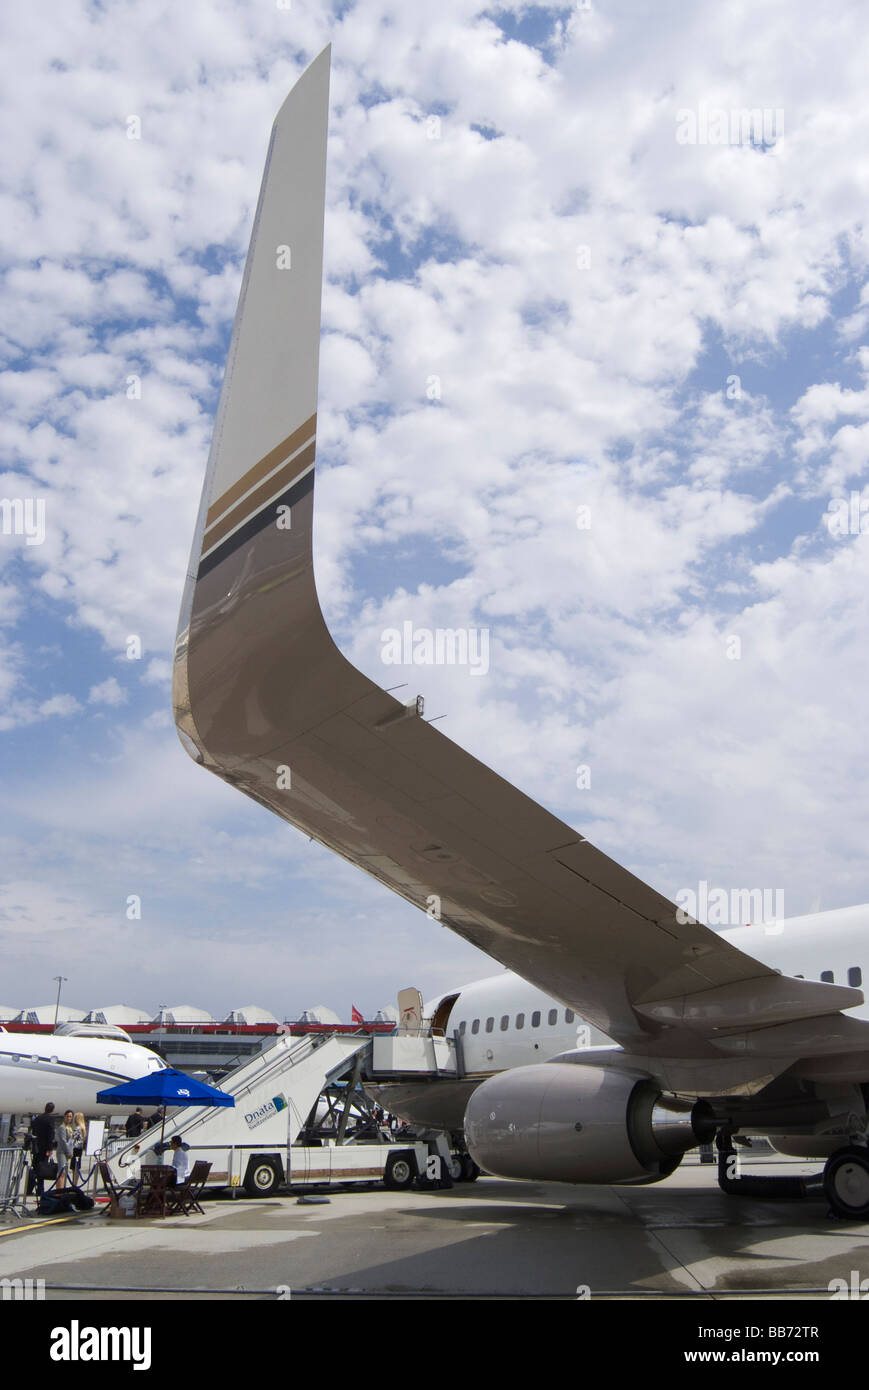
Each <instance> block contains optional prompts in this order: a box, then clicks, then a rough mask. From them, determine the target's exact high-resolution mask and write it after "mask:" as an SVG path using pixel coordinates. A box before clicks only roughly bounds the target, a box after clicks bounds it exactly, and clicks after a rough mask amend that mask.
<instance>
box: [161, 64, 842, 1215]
mask: <svg viewBox="0 0 869 1390" xmlns="http://www.w3.org/2000/svg"><path fill="white" fill-rule="evenodd" d="M328 89H329V50H328V49H327V50H324V52H323V53H321V54H320V56H319V57H318V58H317V59H316V60H315V61H314V62H313V63H312V64H311V66H310V67H309V68H308V69H307V71H306V72H305V73H304V74H303V75H302V77H301V78H300V79H299V81H298V82H297V84H296V86H295V87H294V88H293V90H292V92H291V93H290V95H289V96H288V97H287V99H286V101H285V102H284V105H283V106H282V108H281V110H280V111H279V113H278V115H277V118H276V120H275V124H274V128H273V130H272V137H271V143H270V146H269V151H268V155H267V158H266V168H265V174H264V178H263V184H262V190H261V193H260V199H259V204H258V207H257V211H256V216H255V220H254V226H253V233H252V238H251V244H250V251H249V253H248V258H247V264H246V266H245V272H244V278H243V282H242V288H241V294H240V298H239V305H238V310H237V313H236V319H235V325H234V329H233V334H232V341H231V344H230V349H229V356H228V360H227V368H226V373H225V377H224V383H223V389H222V393H221V398H220V404H219V407H218V413H217V419H216V423H215V431H214V438H213V442H212V447H211V452H210V455H209V461H208V468H207V473H206V478H205V485H204V489H203V496H202V505H201V509H200V515H199V520H198V523H197V527H196V532H195V537H194V543H193V552H192V557H191V563H190V569H189V574H188V578H187V584H186V587H185V594H184V599H183V603H182V611H181V620H180V627H179V633H178V640H177V645H176V656H175V669H174V703H175V716H176V722H177V725H178V728H179V731H180V734H181V738H182V742H183V743H184V745H185V747H186V748H187V751H188V752H189V753H190V754H191V755H192V756H193V757H194V758H195V759H196V760H197V761H198V762H200V763H202V764H203V765H204V766H205V767H207V768H208V769H209V770H210V771H212V772H214V773H215V774H217V775H218V776H220V777H222V778H223V779H224V780H226V781H228V782H230V783H231V784H232V785H234V786H236V787H238V788H239V790H241V791H243V792H244V793H245V794H246V795H248V796H250V797H252V798H253V799H254V800H256V801H258V802H259V803H260V804H261V805H264V806H266V807H268V808H269V809H270V810H272V811H274V812H275V813H276V814H277V815H279V816H281V817H282V818H283V819H284V820H286V821H288V822H289V823H290V824H292V825H295V826H297V827H298V828H299V829H301V830H302V831H303V832H304V833H305V835H307V836H309V837H310V838H312V839H316V840H318V841H319V842H320V843H322V844H324V845H327V846H329V848H331V849H333V850H334V851H335V852H336V853H337V854H341V855H343V856H344V858H346V859H348V860H349V861H350V862H351V863H353V864H356V865H358V866H359V868H361V869H364V870H365V871H366V872H367V873H369V874H372V875H373V876H374V877H375V878H377V879H379V880H380V882H382V883H384V884H386V885H387V886H388V887H390V888H392V889H393V890H394V891H395V892H397V893H400V894H401V895H402V896H403V897H405V898H407V899H408V900H409V901H410V902H412V903H415V904H417V905H418V906H420V907H422V908H423V909H426V908H428V907H429V906H430V905H431V903H432V902H437V903H438V904H439V908H440V910H439V917H440V920H441V921H442V922H443V923H444V924H445V925H446V926H448V927H450V928H451V929H452V930H453V931H455V932H457V933H458V934H459V935H460V936H462V937H464V938H465V939H466V940H468V941H470V942H472V943H473V944H474V945H475V946H477V947H479V948H480V949H481V950H483V951H485V952H487V953H488V954H489V955H490V956H492V957H493V958H494V959H495V960H498V961H500V962H501V963H502V964H503V965H506V966H508V967H509V968H510V969H512V970H514V971H516V973H517V974H518V975H520V976H521V977H522V978H523V979H526V980H528V981H530V982H531V983H532V984H533V985H534V986H535V987H536V988H537V989H539V990H542V991H543V992H544V994H546V995H551V996H552V997H553V998H554V999H555V1000H557V1001H558V1002H559V1004H560V1005H562V1006H564V1007H566V1008H569V1009H572V1010H573V1011H574V1012H575V1013H577V1014H579V1015H581V1017H582V1018H583V1019H584V1020H585V1021H586V1022H588V1023H589V1024H590V1025H591V1026H593V1027H594V1028H597V1029H599V1030H600V1031H601V1032H602V1033H604V1034H606V1035H607V1036H608V1037H610V1038H612V1039H613V1040H614V1042H615V1043H616V1044H617V1045H618V1047H617V1049H615V1050H614V1049H612V1048H605V1049H603V1050H602V1051H599V1050H595V1051H590V1050H577V1049H576V1048H573V1049H571V1050H570V1051H567V1052H564V1053H562V1054H560V1056H559V1057H558V1058H557V1059H551V1060H549V1061H546V1062H542V1063H540V1064H539V1065H535V1066H519V1067H513V1068H511V1069H509V1070H507V1071H502V1072H500V1073H499V1074H497V1075H495V1076H492V1077H489V1078H488V1079H487V1080H485V1081H483V1082H482V1083H481V1084H480V1085H479V1086H478V1087H477V1088H476V1089H475V1090H474V1092H473V1094H472V1096H471V1097H470V1100H469V1102H468V1108H467V1112H466V1116H465V1132H466V1135H467V1141H468V1144H469V1147H470V1150H471V1152H472V1154H473V1155H474V1157H475V1158H476V1159H477V1160H478V1161H479V1162H480V1164H481V1165H482V1166H483V1167H485V1168H486V1169H488V1170H489V1171H490V1172H493V1173H499V1174H504V1175H505V1176H509V1177H514V1178H536V1179H542V1178H549V1179H560V1180H564V1181H569V1182H650V1181H656V1180H658V1179H659V1178H662V1177H665V1176H667V1175H668V1174H669V1173H671V1172H672V1171H673V1170H674V1168H675V1167H676V1165H677V1164H678V1163H679V1161H680V1159H681V1157H682V1154H683V1153H684V1152H685V1151H686V1150H687V1149H689V1148H691V1147H692V1146H693V1145H696V1144H697V1143H698V1142H700V1141H703V1140H706V1139H709V1138H711V1137H712V1136H713V1135H716V1134H717V1135H718V1137H719V1140H720V1142H721V1143H722V1144H723V1145H724V1146H725V1147H726V1146H727V1145H729V1144H730V1143H731V1142H732V1136H733V1134H734V1133H736V1132H737V1131H739V1130H743V1131H744V1130H746V1129H748V1128H749V1127H750V1128H751V1129H752V1130H753V1131H754V1132H769V1133H771V1132H773V1131H779V1130H782V1129H783V1130H784V1131H785V1133H786V1134H787V1135H788V1136H789V1143H792V1144H795V1143H799V1144H800V1145H801V1146H802V1149H803V1151H804V1152H805V1153H806V1154H812V1155H815V1154H816V1155H818V1156H828V1155H829V1157H828V1158H827V1165H826V1169H825V1173H826V1178H825V1182H826V1187H827V1191H828V1195H829V1198H830V1201H831V1203H832V1205H833V1207H834V1208H835V1209H836V1210H837V1211H838V1212H840V1213H841V1214H843V1215H846V1216H852V1217H860V1218H865V1217H869V1151H867V1147H866V1132H867V1105H866V1102H867V1094H869V1021H867V1019H866V1018H865V1017H862V1016H853V1015H852V1014H851V1013H850V1011H851V1010H853V1009H854V1008H855V1007H857V1006H860V1005H862V1004H863V994H862V992H861V990H860V988H859V987H857V986H855V985H852V984H849V983H845V981H844V980H843V978H842V975H841V969H842V968H844V966H842V967H840V970H839V973H838V974H837V975H836V978H835V981H826V980H812V979H808V978H800V975H799V974H791V975H786V974H783V973H781V972H780V970H779V969H778V968H776V966H775V965H774V964H772V963H771V962H772V960H773V959H774V958H775V953H776V951H777V950H778V947H779V945H781V944H783V943H780V942H777V940H776V938H775V937H774V936H773V935H769V936H767V937H764V936H763V935H762V934H757V933H754V934H750V935H747V936H746V935H740V933H739V932H732V933H730V934H729V935H724V934H721V935H719V934H717V933H716V932H714V931H712V930H710V929H709V928H708V927H706V926H704V925H702V924H701V923H700V922H698V921H696V920H694V919H693V918H692V917H689V916H687V915H686V913H685V912H684V911H681V910H679V909H677V907H676V906H675V905H674V904H673V903H672V902H669V901H668V900H667V899H666V898H665V897H663V896H662V895H661V894H660V893H658V892H656V891H655V890H654V889H652V888H650V887H649V886H648V885H647V884H645V883H642V882H641V881H640V880H639V879H637V878H635V877H634V875H633V874H631V873H629V872H627V870H625V869H623V868H622V867H621V866H620V865H619V864H617V863H615V862H614V861H613V860H611V859H609V858H607V856H606V855H604V854H602V853H601V852H600V851H599V850H596V849H595V848H594V847H593V846H592V845H591V844H589V843H588V841H587V840H586V839H585V838H584V837H583V836H582V835H581V834H579V833H578V832H577V831H576V830H574V829H573V828H572V827H571V826H569V825H566V824H565V823H564V822H563V821H560V820H559V819H558V818H557V817H556V816H553V815H551V814H550V813H549V812H548V811H546V810H545V809H544V808H543V807H542V806H539V805H537V804H536V803H535V802H534V801H532V800H531V799H530V798H529V797H527V796H525V795H524V794H523V793H522V792H520V791H519V790H517V788H515V787H513V786H511V785H510V784H509V783H508V782H506V781H505V780H504V779H503V778H501V777H499V776H497V775H496V774H495V773H494V772H492V771H491V770H490V769H489V768H488V767H486V766H484V765H483V764H482V763H480V762H479V761H478V760H477V759H476V758H473V757H472V756H471V755H470V754H469V753H466V752H465V751H464V750H463V749H461V748H459V747H458V746H457V745H456V744H454V743H452V742H451V741H450V740H449V739H448V738H446V737H445V736H444V735H443V734H442V733H441V732H440V731H439V729H438V728H436V727H435V726H434V725H432V724H429V723H427V722H426V721H425V719H424V718H423V717H422V708H421V702H419V701H414V702H412V703H411V704H409V705H407V706H405V705H402V704H401V703H400V702H399V701H398V700H396V699H395V698H394V696H392V695H390V694H388V693H387V692H386V691H384V690H382V689H381V688H380V687H379V686H377V685H376V684H375V683H374V682H373V681H371V680H370V679H368V677H367V676H365V675H363V674H362V673H361V672H360V671H357V670H356V669H355V667H353V666H352V665H351V664H350V662H349V661H347V660H346V658H345V657H344V656H342V654H341V652H340V651H339V650H338V648H337V647H336V645H335V643H334V641H333V640H332V637H331V636H330V634H329V631H328V629H327V627H326V624H325V621H324V619H323V615H322V612H321V609H320V605H319V602H318V599H317V593H316V587H315V583H314V564H313V554H312V517H313V496H314V454H315V444H316V432H317V413H316V412H317V371H318V351H319V338H320V290H321V279H322V260H323V214H324V202H325V168H326V128H327V116H328ZM468 485H469V486H473V479H472V478H469V480H468ZM866 918H867V910H866V909H865V908H856V909H852V910H851V916H850V917H848V918H847V919H845V920H847V922H848V923H849V926H848V930H849V931H851V932H853V935H852V937H851V938H850V941H851V945H850V947H849V951H850V955H849V954H848V951H846V952H845V955H844V956H843V960H845V959H847V961H848V967H849V968H850V965H851V958H853V963H854V964H855V965H859V964H860V953H861V952H862V950H863V949H864V948H863V944H862V943H863V942H864V941H865V928H866ZM795 930H796V929H795V928H794V925H793V924H790V925H789V926H787V927H786V928H785V931H784V932H783V933H782V936H783V937H784V938H785V940H787V941H788V942H790V940H791V933H792V932H794V931H795ZM794 939H795V938H794ZM821 944H822V943H821V942H818V943H817V945H818V948H819V949H820V946H821ZM843 949H844V948H843ZM795 959H796V958H795ZM799 964H800V970H801V971H802V972H803V973H806V972H808V970H809V968H810V965H809V962H808V961H807V960H805V959H801V960H800V962H799ZM846 978H847V977H846ZM492 1016H493V1017H494V1016H495V1015H494V1014H493V1015H492ZM493 1033H494V1027H493ZM493 1051H494V1049H493ZM831 1148H832V1149H833V1150H834V1152H833V1153H832V1154H830V1150H831Z"/></svg>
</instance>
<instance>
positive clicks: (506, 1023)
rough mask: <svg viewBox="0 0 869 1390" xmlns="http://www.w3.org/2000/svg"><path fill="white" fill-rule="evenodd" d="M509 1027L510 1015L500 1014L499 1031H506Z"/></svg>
mask: <svg viewBox="0 0 869 1390" xmlns="http://www.w3.org/2000/svg"><path fill="white" fill-rule="evenodd" d="M509 1027H510V1015H509V1014H502V1015H501V1032H502V1033H506V1031H507V1029H508V1028H509Z"/></svg>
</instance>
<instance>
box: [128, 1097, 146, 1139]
mask: <svg viewBox="0 0 869 1390" xmlns="http://www.w3.org/2000/svg"><path fill="white" fill-rule="evenodd" d="M144 1128H145V1116H144V1115H143V1114H142V1107H141V1105H140V1106H139V1108H138V1110H137V1111H136V1113H135V1114H134V1115H128V1116H127V1123H126V1124H125V1125H124V1133H125V1134H126V1136H127V1138H128V1139H138V1137H139V1135H140V1134H141V1133H142V1130H143V1129H144Z"/></svg>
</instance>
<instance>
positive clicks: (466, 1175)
mask: <svg viewBox="0 0 869 1390" xmlns="http://www.w3.org/2000/svg"><path fill="white" fill-rule="evenodd" d="M459 1167H460V1169H461V1174H460V1176H459V1182H476V1181H477V1178H478V1177H479V1176H480V1170H479V1168H478V1167H477V1165H476V1163H475V1162H474V1160H473V1159H472V1158H471V1155H470V1154H462V1155H461V1157H460V1159H459Z"/></svg>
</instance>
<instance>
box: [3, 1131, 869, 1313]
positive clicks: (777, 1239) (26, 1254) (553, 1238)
mask: <svg viewBox="0 0 869 1390" xmlns="http://www.w3.org/2000/svg"><path fill="white" fill-rule="evenodd" d="M817 1168H818V1165H817V1164H814V1165H811V1164H810V1165H806V1164H803V1163H800V1162H797V1161H791V1162H788V1161H787V1160H781V1159H776V1158H758V1159H749V1160H748V1161H744V1163H743V1171H744V1172H747V1173H750V1172H753V1171H757V1172H762V1173H764V1174H767V1175H768V1174H772V1173H789V1174H794V1173H811V1172H816V1171H817ZM298 1196H299V1194H298V1193H294V1194H287V1195H281V1196H277V1197H272V1198H267V1199H259V1200H256V1199H249V1198H246V1197H242V1198H239V1199H232V1198H230V1197H214V1198H212V1199H210V1200H207V1201H205V1202H204V1203H203V1206H204V1215H202V1216H198V1215H192V1216H190V1217H172V1218H167V1219H163V1220H161V1219H147V1220H132V1219H123V1218H121V1219H111V1218H110V1217H109V1216H108V1214H107V1212H106V1211H105V1210H101V1209H100V1207H99V1206H98V1207H97V1209H96V1210H95V1211H94V1212H93V1213H88V1214H86V1215H81V1216H74V1217H61V1218H52V1219H46V1218H41V1217H38V1216H36V1215H35V1214H33V1213H30V1214H28V1215H27V1216H26V1217H24V1218H23V1219H17V1220H16V1219H13V1218H12V1217H10V1216H9V1215H5V1216H4V1217H2V1218H0V1284H2V1288H3V1291H4V1292H3V1297H9V1296H14V1294H10V1293H9V1292H7V1290H9V1289H13V1288H14V1285H10V1284H7V1283H6V1282H5V1281H10V1280H18V1279H22V1280H23V1279H33V1280H44V1281H45V1284H44V1293H43V1294H41V1296H44V1297H45V1299H47V1300H51V1299H64V1300H76V1301H79V1300H83V1301H87V1300H108V1301H117V1300H127V1299H135V1300H137V1301H141V1300H143V1299H154V1300H165V1299H172V1300H174V1301H178V1300H179V1299H180V1300H185V1299H189V1300H201V1299H222V1300H230V1301H240V1300H241V1301H248V1300H258V1301H262V1300H276V1299H278V1300H287V1299H319V1300H346V1299H366V1300H367V1299H390V1298H402V1299H433V1298H436V1299H457V1298H459V1299H484V1300H486V1299H490V1300H491V1299H517V1298H521V1299H526V1298H539V1299H549V1300H553V1299H554V1300H571V1301H573V1300H576V1299H592V1300H594V1299H598V1300H600V1299H604V1300H643V1301H673V1300H677V1301H683V1300H689V1301H711V1302H715V1301H730V1300H733V1299H758V1300H763V1299H795V1300H812V1299H823V1300H828V1299H829V1298H830V1296H831V1294H830V1288H831V1281H832V1280H835V1279H844V1280H846V1281H849V1280H850V1281H851V1282H852V1283H853V1276H854V1271H856V1272H857V1274H858V1275H859V1277H860V1279H863V1278H866V1277H867V1276H869V1226H867V1225H865V1224H858V1223H850V1222H843V1221H839V1220H837V1219H835V1218H834V1217H832V1216H831V1215H830V1213H829V1211H828V1209H827V1205H826V1202H825V1201H824V1200H823V1197H822V1196H821V1197H820V1198H819V1199H816V1200H803V1201H781V1200H778V1201H771V1200H769V1201H768V1200H758V1199H754V1198H746V1197H728V1196H725V1195H724V1193H722V1192H721V1191H720V1190H719V1188H718V1186H717V1183H716V1176H715V1167H714V1166H713V1165H705V1164H703V1165H701V1164H700V1163H698V1162H697V1160H696V1159H695V1158H693V1157H692V1158H691V1159H689V1160H687V1161H686V1162H685V1163H683V1165H682V1166H681V1167H680V1168H679V1169H678V1170H677V1171H676V1173H675V1174H674V1175H673V1176H672V1177H670V1178H668V1179H667V1180H666V1181H665V1182H662V1183H657V1184H654V1185H651V1186H645V1187H569V1186H566V1185H563V1184H557V1183H519V1182H510V1181H505V1180H502V1179H498V1178H490V1177H480V1178H479V1179H478V1180H477V1182H475V1183H462V1184H456V1186H454V1187H453V1188H452V1189H449V1190H446V1191H431V1190H426V1191H418V1190H415V1189H414V1190H409V1191H403V1192H388V1191H386V1190H384V1189H383V1188H382V1187H369V1188H360V1187H355V1188H349V1187H348V1188H344V1189H340V1190H335V1189H332V1190H330V1191H329V1193H328V1197H329V1201H328V1203H323V1204H307V1203H305V1204H300V1203H299V1202H298V1200H297V1199H298ZM33 1287H36V1285H34V1286H33ZM867 1287H869V1285H867Z"/></svg>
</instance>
